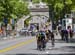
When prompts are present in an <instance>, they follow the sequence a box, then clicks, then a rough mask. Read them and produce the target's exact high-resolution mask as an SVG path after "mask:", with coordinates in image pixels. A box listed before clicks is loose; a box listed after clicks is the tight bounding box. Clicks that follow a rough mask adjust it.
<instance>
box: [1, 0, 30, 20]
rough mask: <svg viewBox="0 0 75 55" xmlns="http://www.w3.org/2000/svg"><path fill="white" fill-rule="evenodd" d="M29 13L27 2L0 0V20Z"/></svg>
mask: <svg viewBox="0 0 75 55" xmlns="http://www.w3.org/2000/svg"><path fill="white" fill-rule="evenodd" d="M27 14H29V10H28V8H27V3H25V2H22V1H20V0H0V21H2V19H3V18H7V19H10V18H20V17H22V16H24V15H27Z"/></svg>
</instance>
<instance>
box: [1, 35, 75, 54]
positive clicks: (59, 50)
mask: <svg viewBox="0 0 75 55" xmlns="http://www.w3.org/2000/svg"><path fill="white" fill-rule="evenodd" d="M55 37H56V38H55V39H56V40H55V47H52V46H51V41H49V42H48V43H47V47H46V50H45V51H38V50H37V49H36V48H37V47H36V46H37V44H36V38H35V37H20V38H15V39H7V40H0V54H1V55H6V54H7V55H10V54H75V38H74V39H73V40H72V43H71V42H69V43H66V42H64V41H61V40H60V36H55Z"/></svg>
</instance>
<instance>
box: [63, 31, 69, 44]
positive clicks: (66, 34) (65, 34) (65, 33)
mask: <svg viewBox="0 0 75 55" xmlns="http://www.w3.org/2000/svg"><path fill="white" fill-rule="evenodd" d="M64 36H65V41H66V42H67V43H68V40H69V39H68V30H64Z"/></svg>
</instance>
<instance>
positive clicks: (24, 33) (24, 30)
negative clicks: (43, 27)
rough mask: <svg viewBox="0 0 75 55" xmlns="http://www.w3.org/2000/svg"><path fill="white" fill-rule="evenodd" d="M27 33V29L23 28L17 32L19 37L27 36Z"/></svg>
mask: <svg viewBox="0 0 75 55" xmlns="http://www.w3.org/2000/svg"><path fill="white" fill-rule="evenodd" d="M27 33H28V29H27V28H23V29H21V30H20V31H19V34H20V35H25V36H26V35H27Z"/></svg>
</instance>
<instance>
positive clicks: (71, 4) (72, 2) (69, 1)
mask: <svg viewBox="0 0 75 55" xmlns="http://www.w3.org/2000/svg"><path fill="white" fill-rule="evenodd" d="M42 1H43V2H45V3H46V4H47V5H48V7H50V10H51V12H54V18H57V19H58V18H59V17H61V18H63V16H64V15H65V14H69V13H71V10H75V0H42Z"/></svg>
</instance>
